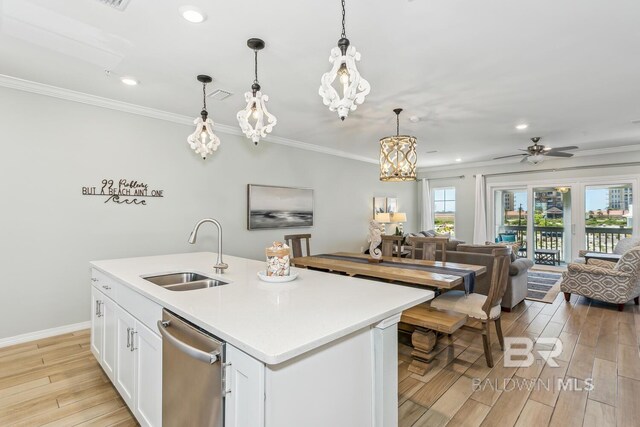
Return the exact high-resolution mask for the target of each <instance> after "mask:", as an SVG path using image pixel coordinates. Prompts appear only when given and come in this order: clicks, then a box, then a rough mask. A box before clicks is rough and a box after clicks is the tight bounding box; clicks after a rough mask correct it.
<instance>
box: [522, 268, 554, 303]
mask: <svg viewBox="0 0 640 427" xmlns="http://www.w3.org/2000/svg"><path fill="white" fill-rule="evenodd" d="M560 282H562V274H561V273H551V272H548V271H531V270H530V271H529V273H528V277H527V299H528V300H531V301H540V302H544V303H547V304H551V303H552V302H553V301H554V300H555V299H556V296H558V292H560Z"/></svg>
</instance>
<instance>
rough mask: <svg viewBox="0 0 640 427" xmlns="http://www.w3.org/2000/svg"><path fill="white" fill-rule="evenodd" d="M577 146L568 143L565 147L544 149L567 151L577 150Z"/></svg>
mask: <svg viewBox="0 0 640 427" xmlns="http://www.w3.org/2000/svg"><path fill="white" fill-rule="evenodd" d="M577 149H578V147H576V146H575V145H569V146H567V147H555V148H549V149H548V150H546V151H547V152H552V151H567V150H577Z"/></svg>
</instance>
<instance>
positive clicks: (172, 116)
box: [0, 74, 378, 164]
mask: <svg viewBox="0 0 640 427" xmlns="http://www.w3.org/2000/svg"><path fill="white" fill-rule="evenodd" d="M0 87H6V88H9V89H16V90H21V91H24V92H30V93H35V94H38V95H44V96H50V97H53V98H58V99H64V100H66V101H72V102H79V103H81V104H87V105H93V106H95V107H101V108H107V109H110V110H116V111H121V112H125V113H130V114H136V115H139V116H144V117H149V118H152V119H157V120H163V121H167V122H172V123H177V124H180V125H185V126H192V125H193V117H188V116H184V115H181V114H176V113H170V112H168V111H162V110H158V109H155V108H150V107H143V106H141V105H136V104H131V103H128V102H123V101H117V100H115V99H110V98H104V97H101V96H97V95H91V94H88V93H84V92H78V91H75V90H71V89H65V88H61V87H57V86H51V85H47V84H44V83H38V82H34V81H30V80H24V79H20V78H17V77H12V76H7V75H4V74H0ZM215 129H216V131H218V132H220V133H224V134H227V135H237V136H244V134H243V133H242V131H241V130H240V129H239V128H238V127H237V126H229V125H226V124H221V123H216V124H215ZM263 141H266V142H270V143H273V144H278V145H284V146H287V147H292V148H298V149H300V150H306V151H313V152H316V153H322V154H328V155H330V156H336V157H343V158H345V159H350V160H356V161H359V162H365V163H371V164H377V163H378V160H377V159H372V158H369V157H366V156H360V155H357V154H352V153H348V152H346V151H342V150H336V149H333V148H328V147H323V146H320V145H316V144H310V143H307V142H302V141H296V140H294V139H289V138H283V137H280V136H273V135H269V136H267V137H266V138H264V139H263Z"/></svg>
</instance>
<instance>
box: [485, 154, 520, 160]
mask: <svg viewBox="0 0 640 427" xmlns="http://www.w3.org/2000/svg"><path fill="white" fill-rule="evenodd" d="M526 155H527V154H511V155H509V156H500V157H494V158H493V160H498V159H507V158H509V157H518V156H526Z"/></svg>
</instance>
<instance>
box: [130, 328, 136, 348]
mask: <svg viewBox="0 0 640 427" xmlns="http://www.w3.org/2000/svg"><path fill="white" fill-rule="evenodd" d="M133 334H137V332H136V331H135V330H134V329H133V328H131V351H133V350H137V348H135V347H134V346H133V344H134V343H135V341H134V339H133Z"/></svg>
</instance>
